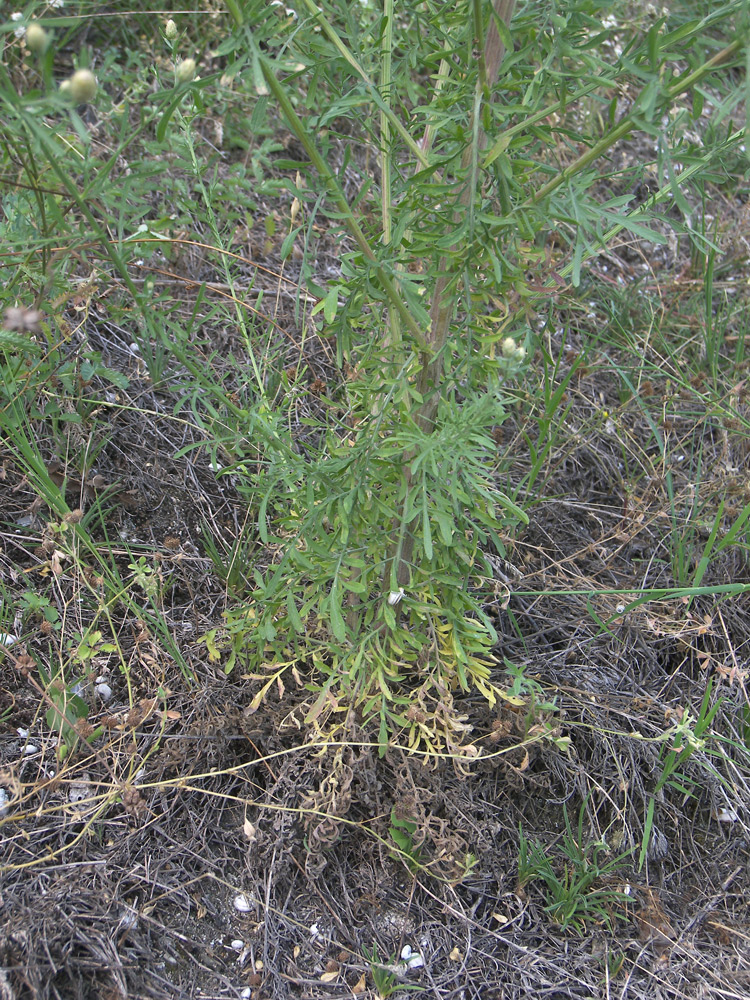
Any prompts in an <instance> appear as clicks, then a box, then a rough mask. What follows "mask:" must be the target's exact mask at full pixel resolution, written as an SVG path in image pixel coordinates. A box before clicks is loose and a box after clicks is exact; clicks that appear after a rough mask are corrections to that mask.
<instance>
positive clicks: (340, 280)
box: [208, 0, 741, 751]
mask: <svg viewBox="0 0 750 1000" xmlns="http://www.w3.org/2000/svg"><path fill="white" fill-rule="evenodd" d="M231 9H232V12H233V15H234V18H235V29H234V32H233V35H232V38H231V40H228V42H227V43H226V45H225V47H224V51H225V52H226V53H227V54H228V55H230V56H231V58H232V59H233V60H234V61H235V63H234V65H235V69H234V72H240V70H243V71H245V72H250V73H251V74H252V78H253V80H254V85H255V88H256V92H257V95H258V101H259V104H260V105H262V107H263V108H264V109H265V108H266V107H267V108H269V109H270V108H271V107H273V106H275V107H276V109H277V110H278V113H279V114H280V115H281V117H282V119H283V121H284V123H285V124H286V126H287V128H288V129H289V130H290V131H291V132H292V133H293V134H294V137H295V138H296V140H297V141H298V143H299V144H300V146H301V148H302V149H303V150H304V162H303V163H302V164H301V165H300V167H299V170H298V172H297V174H296V177H297V180H296V182H295V184H294V185H293V186H292V191H291V193H292V194H293V196H294V199H295V203H296V206H297V208H296V218H293V220H292V221H293V224H294V225H295V226H296V230H295V231H296V232H298V233H299V234H300V235H301V237H302V238H303V239H310V238H311V234H312V231H313V224H314V223H316V222H317V220H319V219H321V218H325V219H326V220H327V225H328V226H331V227H333V228H334V230H335V231H337V232H338V234H339V243H338V245H339V255H340V256H339V259H340V274H339V276H338V277H336V278H335V279H333V280H332V281H331V282H330V283H329V284H328V285H327V286H326V287H322V286H320V285H316V284H315V283H314V282H313V281H309V282H308V288H309V289H310V291H311V292H313V293H314V294H315V295H317V296H318V303H317V305H316V306H315V308H314V309H313V310H312V314H313V317H314V319H315V321H316V322H317V324H318V327H317V329H318V331H319V332H321V333H322V334H323V336H326V337H330V338H331V341H332V343H334V344H335V349H336V358H337V362H338V365H339V370H340V372H341V375H342V377H341V379H340V382H339V383H338V384H336V385H334V386H330V387H328V391H327V394H324V396H323V399H322V403H323V404H324V406H323V407H318V408H317V410H316V413H317V414H318V415H317V416H316V417H315V418H311V419H310V420H308V421H305V422H303V423H304V424H305V426H304V432H305V433H304V434H303V435H301V437H303V440H301V441H300V442H299V444H297V445H295V444H294V442H290V441H289V439H288V437H286V438H285V437H284V434H283V430H282V427H283V425H282V424H281V422H280V421H277V422H274V421H273V418H272V417H271V416H270V415H269V414H268V413H267V412H262V411H261V410H256V411H255V420H256V423H255V424H254V425H253V428H252V429H254V430H257V431H259V432H260V433H258V434H257V435H256V436H255V441H256V442H257V444H258V448H257V452H256V453H255V458H256V459H257V460H256V461H255V462H254V463H253V464H252V467H251V468H250V467H249V463H248V456H249V455H251V454H252V452H250V451H249V450H248V449H247V446H245V447H244V448H243V447H242V446H241V443H240V442H237V447H236V454H235V462H234V463H233V464H232V465H231V466H230V471H232V472H237V471H240V472H241V473H242V488H243V489H244V490H245V491H246V492H247V494H248V495H249V496H250V497H251V498H252V501H253V505H254V507H255V509H256V510H257V537H258V539H259V541H260V543H261V544H262V545H263V546H264V547H265V548H264V554H263V557H262V558H261V559H260V560H258V561H257V562H256V565H255V567H254V569H253V570H252V580H253V582H254V585H252V584H251V588H252V592H251V594H250V595H249V598H248V600H247V601H246V602H243V604H242V605H241V607H239V608H235V609H234V610H232V611H231V612H230V613H229V615H228V620H227V622H226V627H225V628H224V629H221V630H217V631H216V632H214V633H212V634H211V635H209V637H208V641H209V643H210V644H211V646H212V648H213V649H214V655H217V654H218V650H219V649H220V648H223V650H224V651H225V655H227V656H228V661H227V662H229V663H231V662H233V661H234V660H235V659H236V658H237V656H242V657H243V659H245V658H247V659H249V662H250V670H251V672H252V673H253V674H255V675H256V676H257V678H258V679H259V680H261V681H262V682H264V686H263V690H265V689H266V688H267V686H268V685H269V682H270V683H273V682H281V678H282V675H283V674H284V673H285V672H287V671H289V670H292V669H296V667H298V666H299V665H300V664H306V665H307V664H310V663H312V664H313V665H314V675H313V679H312V680H311V681H310V682H309V683H310V690H311V692H312V694H313V698H312V705H311V709H310V712H309V716H308V719H309V720H311V721H313V720H317V719H324V718H325V719H326V720H327V721H328V723H329V724H330V723H331V722H332V721H334V720H335V719H341V720H343V719H344V718H345V717H346V714H347V713H348V712H349V711H350V709H351V707H352V706H356V707H357V708H358V710H359V712H360V713H361V715H362V716H363V717H364V718H365V719H377V720H379V732H380V741H381V744H382V745H385V744H386V742H387V741H388V739H389V737H390V735H391V734H392V733H394V732H395V731H400V730H406V731H407V732H408V742H409V745H410V746H411V747H413V748H416V747H421V748H423V749H426V750H428V751H430V750H436V749H446V748H447V749H448V750H451V751H456V750H457V749H458V748H459V746H460V745H461V743H462V742H463V741H464V739H465V734H466V730H467V728H468V727H467V725H466V723H465V719H464V718H462V717H461V716H460V715H459V714H458V710H457V708H456V705H455V703H454V697H455V695H456V693H457V692H468V691H478V692H480V693H481V694H482V695H483V696H484V697H485V698H486V699H487V701H488V702H489V703H490V704H492V703H494V702H495V701H496V700H497V699H498V698H503V697H505V696H506V691H505V689H504V688H503V686H502V682H501V679H500V678H501V676H502V675H501V674H499V673H498V671H497V670H496V660H495V657H494V656H493V648H494V647H495V646H496V643H497V635H496V633H495V630H494V627H493V624H492V621H491V620H490V618H489V617H488V615H487V614H486V613H485V610H484V607H483V599H484V597H485V596H486V587H487V584H488V581H491V579H492V576H493V570H492V566H491V563H490V562H488V560H487V558H486V556H487V554H490V556H491V555H493V554H494V555H496V556H502V555H503V554H504V551H505V546H506V543H507V540H508V539H509V537H510V536H512V534H513V532H514V531H515V529H516V528H517V527H518V526H519V525H523V523H524V522H525V521H526V519H527V518H526V514H525V513H524V510H523V509H522V508H521V507H520V506H519V505H517V503H515V502H513V501H512V500H511V499H510V497H509V496H508V495H507V494H506V493H504V492H503V491H502V490H501V489H500V488H499V486H498V481H497V478H496V477H495V476H493V466H494V462H495V455H496V451H497V446H496V443H495V440H494V438H493V430H494V429H496V428H497V426H498V425H499V424H501V423H502V421H503V418H504V412H505V405H506V401H505V394H504V387H505V386H506V385H507V382H508V380H512V379H513V378H514V376H515V374H516V373H517V371H518V369H519V367H520V366H522V365H524V364H525V363H526V358H527V357H530V356H531V351H532V349H533V346H534V342H535V340H534V338H535V333H536V331H537V330H538V328H539V325H540V322H541V324H542V325H543V320H544V312H545V309H546V301H545V300H547V299H548V298H549V296H550V295H551V294H552V290H553V289H554V287H555V285H556V284H558V283H564V282H566V280H567V279H571V280H572V282H573V284H574V285H577V284H578V283H579V282H580V280H581V273H582V268H583V266H584V263H585V261H586V260H587V259H588V258H589V257H591V256H592V255H595V254H597V253H598V252H600V251H601V250H602V249H604V248H605V247H606V245H607V241H608V240H611V239H612V238H613V236H614V235H616V234H618V233H620V232H621V231H623V230H630V231H632V232H634V233H636V234H638V235H640V236H643V235H644V233H645V234H648V238H649V239H650V240H651V241H653V242H660V241H662V240H664V239H665V237H664V235H663V233H662V232H661V231H660V230H656V229H653V230H652V229H651V228H650V221H651V219H652V217H653V215H654V214H656V213H659V212H660V207H661V206H662V205H664V204H665V203H670V204H673V203H675V202H676V203H678V204H679V203H680V199H681V198H682V197H683V196H682V195H681V192H680V185H681V183H682V180H683V179H684V178H686V176H687V177H689V176H690V172H691V170H693V171H694V170H696V169H698V168H699V167H700V166H701V165H705V164H706V162H707V161H708V160H709V159H711V157H713V156H717V155H719V153H718V150H717V151H715V152H714V151H712V152H706V151H705V150H703V149H701V148H699V147H698V146H697V145H695V144H694V143H692V144H691V142H690V141H688V139H687V138H686V136H687V131H688V128H689V125H690V123H691V121H692V119H693V116H695V115H699V114H700V111H701V108H702V94H703V83H704V81H705V80H706V78H707V77H708V75H709V74H710V72H711V70H712V67H713V66H715V65H718V64H719V63H724V62H725V61H726V60H729V59H732V58H734V57H736V55H737V54H738V53H739V52H740V50H741V42H740V41H737V42H736V43H733V44H732V45H730V46H729V47H728V48H724V49H723V50H720V49H719V48H718V47H717V46H715V45H714V44H713V43H712V42H711V36H712V30H713V27H714V26H715V25H716V24H718V22H719V21H720V20H722V19H723V18H728V17H734V16H737V17H738V18H739V17H740V15H741V5H740V4H730V5H727V6H725V7H722V8H721V10H720V11H719V10H715V11H713V12H712V13H711V14H709V15H708V16H707V17H705V18H704V19H696V20H694V21H691V22H688V23H682V24H680V25H679V26H676V27H674V28H671V27H670V26H668V24H667V21H666V16H665V12H661V13H660V12H656V11H652V12H651V13H650V14H647V13H645V12H644V14H643V18H642V21H641V23H640V24H639V25H638V27H637V30H635V31H632V30H629V31H627V32H623V35H624V37H625V42H624V44H623V43H622V42H621V41H619V40H618V39H620V38H621V37H623V36H622V35H621V34H620V33H619V30H620V29H619V26H618V24H617V23H616V21H614V20H613V19H612V18H611V17H607V16H606V10H607V9H608V7H607V6H606V5H600V4H597V3H572V4H566V5H565V6H564V7H563V8H558V7H557V5H555V4H554V3H550V4H543V5H541V7H540V6H539V5H538V4H533V5H519V6H518V8H517V9H516V3H515V2H514V0H495V2H493V3H490V2H485V0H466V2H458V3H454V4H443V3H432V2H427V3H399V4H396V3H394V2H393V0H385V2H384V3H383V5H382V6H381V5H380V4H371V3H364V2H363V3H360V4H350V3H346V4H344V3H337V2H334V0H331V2H329V0H324V2H322V3H321V4H320V5H319V4H316V3H315V2H313V0H300V2H298V3H295V4H293V5H291V6H290V8H289V9H288V10H287V11H286V14H285V15H283V16H284V17H286V18H287V22H286V23H287V34H286V36H285V38H284V41H283V44H279V45H277V46H275V47H271V48H269V47H268V46H265V45H264V46H261V45H260V41H259V35H258V30H257V25H256V23H255V19H256V18H258V17H259V14H258V5H255V4H246V5H242V4H237V5H234V4H232V5H231ZM280 16H282V15H281V13H280ZM606 44H609V46H610V48H609V50H607V49H606V47H605V46H606ZM607 51H609V52H610V53H611V54H612V58H611V59H607V58H604V57H603V56H602V55H601V53H602V52H605V53H606V52H607ZM625 80H629V81H630V84H631V87H630V91H629V92H630V94H631V95H632V96H631V99H630V100H629V101H628V102H626V103H624V102H623V101H622V99H621V96H620V95H621V93H622V88H623V85H624V82H625ZM634 80H635V81H637V85H636V84H633V81H634ZM571 108H575V109H576V111H575V114H576V115H578V116H579V118H580V121H581V122H583V121H585V120H590V119H591V116H594V117H595V119H596V122H597V125H596V127H595V128H594V130H593V132H592V133H591V136H590V138H589V139H588V140H583V141H581V140H582V138H583V137H582V136H581V135H578V134H576V133H575V132H574V131H573V130H572V128H571V124H570V123H571V121H574V120H575V116H573V117H572V118H571ZM269 113H270V112H269ZM636 130H640V131H642V132H645V133H647V134H648V135H649V136H656V137H657V139H658V148H659V150H660V154H659V156H660V159H659V164H658V167H659V173H660V176H661V178H663V183H662V184H661V186H660V187H659V188H658V189H657V190H654V191H653V193H652V194H651V196H650V199H649V202H648V204H646V205H638V206H636V205H635V204H634V203H633V201H634V198H633V194H632V190H633V189H634V188H635V186H636V178H637V173H638V168H637V167H631V168H630V170H629V171H626V172H625V175H624V180H625V183H626V185H630V186H631V190H630V191H628V190H627V189H626V190H624V191H623V192H622V193H619V194H613V195H612V197H610V198H609V199H602V198H601V196H599V197H594V196H593V195H592V193H591V189H592V185H593V183H594V181H595V180H596V179H597V178H599V177H600V176H601V174H602V172H604V171H607V170H608V169H609V168H608V165H607V157H608V155H609V153H610V151H611V150H612V148H613V147H614V146H615V145H616V144H617V143H618V142H619V141H620V140H622V139H624V138H625V137H627V136H629V135H630V134H631V133H633V132H634V131H636ZM588 131H590V130H587V132H588ZM350 136H355V137H356V138H355V141H352V140H351V138H350ZM740 139H741V131H737V132H736V133H734V132H732V129H731V128H729V127H728V128H727V129H726V136H725V142H726V143H727V144H732V143H735V144H736V143H737V142H739V141H740ZM678 159H679V161H680V164H679V170H678V169H677V167H676V161H677V160H678ZM352 178H355V180H352ZM622 180H623V178H620V181H621V182H622ZM300 206H301V208H300ZM553 237H554V239H553ZM290 392H291V393H293V392H294V389H293V387H290ZM321 412H323V414H324V416H321V415H320V413H321ZM308 424H309V426H307V425H308ZM274 440H284V444H285V446H284V447H283V448H281V447H276V446H274ZM290 445H291V447H290Z"/></svg>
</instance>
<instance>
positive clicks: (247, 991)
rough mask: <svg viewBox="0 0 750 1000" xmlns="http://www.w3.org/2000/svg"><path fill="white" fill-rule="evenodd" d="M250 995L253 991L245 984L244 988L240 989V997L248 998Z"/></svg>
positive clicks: (244, 999) (243, 999)
mask: <svg viewBox="0 0 750 1000" xmlns="http://www.w3.org/2000/svg"><path fill="white" fill-rule="evenodd" d="M252 995H253V991H252V990H251V989H250V987H249V986H246V987H245V989H244V990H243V991H242V993H240V996H241V997H242V1000H249V998H250V997H251V996H252Z"/></svg>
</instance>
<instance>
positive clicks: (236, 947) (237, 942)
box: [232, 938, 245, 951]
mask: <svg viewBox="0 0 750 1000" xmlns="http://www.w3.org/2000/svg"><path fill="white" fill-rule="evenodd" d="M232 947H233V948H234V950H235V951H242V949H243V948H244V947H245V942H244V941H240V939H239V938H235V939H234V941H232Z"/></svg>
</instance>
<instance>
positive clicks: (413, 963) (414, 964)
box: [406, 954, 424, 969]
mask: <svg viewBox="0 0 750 1000" xmlns="http://www.w3.org/2000/svg"><path fill="white" fill-rule="evenodd" d="M406 964H407V965H408V967H409V968H410V969H421V968H422V967H423V965H424V959H423V958H422V956H421V955H419V954H417V955H412V956H411V958H410V959H409V960H408V962H407V963H406Z"/></svg>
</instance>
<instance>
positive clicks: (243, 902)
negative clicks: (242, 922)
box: [234, 893, 253, 913]
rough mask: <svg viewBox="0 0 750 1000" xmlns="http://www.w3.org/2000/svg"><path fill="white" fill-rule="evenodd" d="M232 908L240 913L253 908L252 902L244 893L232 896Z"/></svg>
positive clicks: (247, 911)
mask: <svg viewBox="0 0 750 1000" xmlns="http://www.w3.org/2000/svg"><path fill="white" fill-rule="evenodd" d="M234 908H235V910H238V911H239V912H240V913H249V912H250V910H252V909H253V904H252V901H251V900H250V899H248V898H247V896H246V895H245V894H244V893H240V895H239V896H235V897H234Z"/></svg>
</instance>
